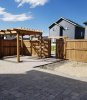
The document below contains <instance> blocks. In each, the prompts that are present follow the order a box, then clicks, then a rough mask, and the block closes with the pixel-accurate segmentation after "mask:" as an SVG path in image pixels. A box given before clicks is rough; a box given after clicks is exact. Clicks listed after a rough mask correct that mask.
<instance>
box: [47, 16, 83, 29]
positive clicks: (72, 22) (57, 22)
mask: <svg viewBox="0 0 87 100" xmlns="http://www.w3.org/2000/svg"><path fill="white" fill-rule="evenodd" d="M62 20H65V21H67V22H68V23H71V24H72V25H74V26H77V27H82V28H83V26H81V25H79V24H78V23H76V22H74V21H72V20H70V19H66V18H63V17H61V18H60V19H59V20H58V21H56V22H55V23H53V24H52V25H50V26H49V28H50V29H51V28H52V27H53V26H55V25H56V24H59V23H60V22H61V21H62Z"/></svg>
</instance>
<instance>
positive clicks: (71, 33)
mask: <svg viewBox="0 0 87 100" xmlns="http://www.w3.org/2000/svg"><path fill="white" fill-rule="evenodd" d="M84 33H85V28H84V27H83V26H81V25H79V24H77V23H75V22H73V21H71V20H69V19H65V18H63V17H61V18H60V19H59V20H58V21H57V22H54V23H53V24H52V25H50V26H49V37H50V38H52V37H53V38H56V37H57V36H66V37H68V38H71V39H84Z"/></svg>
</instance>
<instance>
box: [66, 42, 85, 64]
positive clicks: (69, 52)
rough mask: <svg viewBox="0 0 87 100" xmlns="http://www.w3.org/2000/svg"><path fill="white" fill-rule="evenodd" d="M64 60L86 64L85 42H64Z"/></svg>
mask: <svg viewBox="0 0 87 100" xmlns="http://www.w3.org/2000/svg"><path fill="white" fill-rule="evenodd" d="M65 51H66V52H65V58H66V59H70V60H75V61H81V62H87V40H66V47H65Z"/></svg>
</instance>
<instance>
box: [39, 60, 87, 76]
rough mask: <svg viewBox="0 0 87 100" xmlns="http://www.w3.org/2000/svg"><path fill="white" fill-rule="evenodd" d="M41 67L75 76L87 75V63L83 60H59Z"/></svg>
mask: <svg viewBox="0 0 87 100" xmlns="http://www.w3.org/2000/svg"><path fill="white" fill-rule="evenodd" d="M41 68H43V69H48V70H52V71H55V72H56V73H62V74H66V75H69V76H74V77H87V63H82V62H75V61H59V62H57V63H53V64H49V65H45V66H41Z"/></svg>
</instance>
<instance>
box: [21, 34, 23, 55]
mask: <svg viewBox="0 0 87 100" xmlns="http://www.w3.org/2000/svg"><path fill="white" fill-rule="evenodd" d="M21 55H22V56H23V35H22V36H21Z"/></svg>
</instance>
